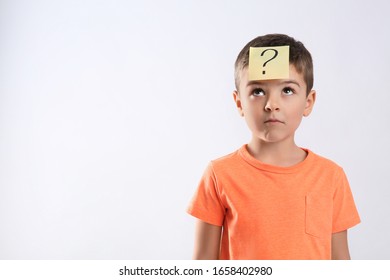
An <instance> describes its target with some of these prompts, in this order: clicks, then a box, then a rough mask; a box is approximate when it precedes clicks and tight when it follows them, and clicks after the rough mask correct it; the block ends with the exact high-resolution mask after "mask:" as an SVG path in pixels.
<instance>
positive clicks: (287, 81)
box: [246, 80, 301, 87]
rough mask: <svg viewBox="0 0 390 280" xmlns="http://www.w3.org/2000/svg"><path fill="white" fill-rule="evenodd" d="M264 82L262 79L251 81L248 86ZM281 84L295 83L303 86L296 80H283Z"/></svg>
mask: <svg viewBox="0 0 390 280" xmlns="http://www.w3.org/2000/svg"><path fill="white" fill-rule="evenodd" d="M262 84H264V82H262V81H249V82H248V83H247V84H246V86H247V87H249V86H251V85H260V86H261V85H262ZM279 84H295V85H297V86H298V87H301V85H300V84H299V83H298V82H297V81H296V80H283V81H282V82H280V83H279Z"/></svg>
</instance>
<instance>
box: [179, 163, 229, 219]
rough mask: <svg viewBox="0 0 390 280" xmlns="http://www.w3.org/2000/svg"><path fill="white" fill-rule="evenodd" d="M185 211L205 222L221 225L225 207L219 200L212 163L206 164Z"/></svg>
mask: <svg viewBox="0 0 390 280" xmlns="http://www.w3.org/2000/svg"><path fill="white" fill-rule="evenodd" d="M187 212H188V213H189V214H190V215H192V216H194V217H196V218H198V219H200V220H202V221H204V222H206V223H209V224H212V225H216V226H222V225H223V220H224V217H225V207H224V206H223V204H222V202H221V196H220V192H219V189H218V185H217V179H216V176H215V174H214V170H213V166H212V163H210V164H209V165H208V166H207V168H206V170H205V172H204V174H203V176H202V179H201V180H200V182H199V185H198V188H197V190H196V192H195V195H194V196H193V198H192V200H191V203H190V205H189V207H188V209H187Z"/></svg>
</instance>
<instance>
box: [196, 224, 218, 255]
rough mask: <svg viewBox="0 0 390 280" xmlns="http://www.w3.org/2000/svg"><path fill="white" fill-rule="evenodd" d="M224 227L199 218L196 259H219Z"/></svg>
mask: <svg viewBox="0 0 390 280" xmlns="http://www.w3.org/2000/svg"><path fill="white" fill-rule="evenodd" d="M221 232H222V227H219V226H215V225H211V224H208V223H206V222H203V221H201V220H198V221H197V222H196V231H195V249H194V256H193V259H194V260H217V259H218V258H219V250H220V244H221Z"/></svg>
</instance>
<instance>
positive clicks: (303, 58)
mask: <svg viewBox="0 0 390 280" xmlns="http://www.w3.org/2000/svg"><path fill="white" fill-rule="evenodd" d="M276 46H290V64H292V65H294V66H295V69H296V70H297V72H298V73H299V74H302V73H303V79H304V80H305V82H306V86H307V94H309V92H310V91H311V89H312V88H313V81H314V77H313V60H312V58H311V55H310V52H309V51H308V50H307V49H306V48H305V46H304V45H303V44H302V43H301V42H299V41H296V40H295V39H294V38H292V37H290V36H287V35H284V34H267V35H264V36H259V37H256V38H255V39H253V40H252V41H250V42H249V43H248V44H246V46H245V47H244V48H243V49H242V50H241V51H240V53H239V54H238V56H237V59H236V63H235V64H234V79H235V84H236V89H237V90H238V87H239V85H240V72H241V71H242V70H243V69H244V68H246V67H248V64H249V48H250V47H276Z"/></svg>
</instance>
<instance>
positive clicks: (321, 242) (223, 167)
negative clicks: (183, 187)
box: [188, 145, 360, 259]
mask: <svg viewBox="0 0 390 280" xmlns="http://www.w3.org/2000/svg"><path fill="white" fill-rule="evenodd" d="M304 150H305V151H306V152H307V157H306V158H305V160H303V161H302V162H300V163H298V164H296V165H294V166H290V167H280V166H273V165H269V164H265V163H262V162H260V161H259V160H257V159H255V158H254V157H253V156H252V155H250V154H249V152H248V150H247V148H246V145H244V146H242V147H241V148H240V149H239V150H237V151H236V152H234V153H232V154H229V155H227V156H224V157H222V158H219V159H217V160H214V161H212V162H211V163H210V164H209V166H208V167H207V169H206V171H205V173H204V175H203V177H202V180H201V182H200V184H199V186H198V189H197V191H196V193H195V195H194V197H193V199H192V201H191V204H190V206H189V208H188V213H190V214H191V215H193V216H195V217H196V218H199V219H201V220H203V221H204V222H207V223H210V224H213V225H217V226H223V233H222V241H221V252H220V259H331V236H332V233H335V232H340V231H343V230H346V229H348V228H350V227H352V226H354V225H356V224H358V223H359V222H360V218H359V214H358V212H357V210H356V207H355V203H354V200H353V197H352V193H351V189H350V187H349V184H348V181H347V178H346V176H345V173H344V171H343V169H342V168H341V167H339V166H338V165H336V164H335V163H333V162H332V161H330V160H328V159H325V158H323V157H321V156H319V155H316V154H314V153H313V152H311V151H310V150H307V149H304Z"/></svg>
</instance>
